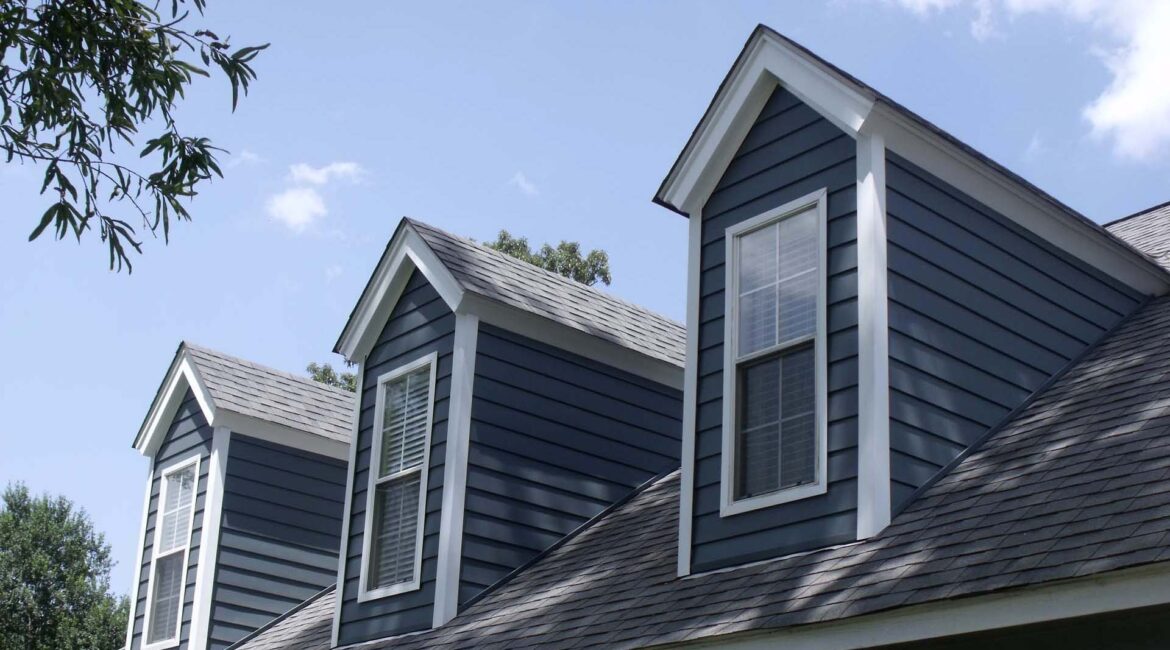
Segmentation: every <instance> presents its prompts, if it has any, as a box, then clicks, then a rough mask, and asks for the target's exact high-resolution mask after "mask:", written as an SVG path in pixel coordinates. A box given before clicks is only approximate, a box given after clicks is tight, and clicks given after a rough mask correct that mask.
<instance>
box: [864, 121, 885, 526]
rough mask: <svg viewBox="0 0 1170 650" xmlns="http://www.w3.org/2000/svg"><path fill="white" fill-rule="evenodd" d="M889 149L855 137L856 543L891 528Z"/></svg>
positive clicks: (874, 138)
mask: <svg viewBox="0 0 1170 650" xmlns="http://www.w3.org/2000/svg"><path fill="white" fill-rule="evenodd" d="M886 281H887V272H886V149H885V141H884V140H883V138H882V136H881V134H872V133H869V132H862V133H861V134H859V135H858V136H857V340H858V345H857V368H858V371H857V388H858V393H857V413H858V417H857V432H858V436H857V437H858V440H857V447H858V449H857V452H858V453H857V539H865V538H867V537H872V536H874V535H876V534H878V533H879V532H881V530H882V529H883V528H885V527H886V526H888V525H889V523H890V358H889V330H888V322H889V317H888V315H887V311H888V309H889V303H888V300H887V287H886Z"/></svg>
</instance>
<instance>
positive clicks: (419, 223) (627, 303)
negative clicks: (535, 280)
mask: <svg viewBox="0 0 1170 650" xmlns="http://www.w3.org/2000/svg"><path fill="white" fill-rule="evenodd" d="M403 219H405V220H406V222H407V223H409V224H410V225H412V226H416V227H419V226H421V227H422V228H425V229H427V230H431V231H433V232H437V233H439V234H441V235H444V236H446V237H450V238H452V239H455V240H458V241H460V242H462V243H465V244H468V245H470V246H474V247H476V248H479V249H480V250H482V251H484V252H485V253H488V254H491V255H494V256H495V257H497V258H499V259H501V260H504V261H506V262H507V263H508V264H513V265H524V267H525V268H531V269H535V270H536V271H538V272H540V273H543V274H545V275H547V276H548V277H549V278H550V279H552V280H554V281H556V282H558V283H562V284H566V283H572V284H571V285H569V286H575V287H579V288H581V289H584V290H585V291H588V292H592V293H595V294H597V295H599V296H601V297H602V298H605V299H607V300H612V301H614V302H619V303H621V304H623V305H625V306H627V307H629V308H631V309H634V310H637V311H639V312H642V313H644V314H646V315H648V316H651V317H653V318H656V319H658V320H661V321H664V322H666V323H668V324H671V325H675V326H677V327H679V328H680V329H686V328H685V326H684V325H683V324H682V323H680V322H678V321H676V320H674V319H673V318H670V317H669V316H666V315H664V314H661V313H659V312H656V311H654V310H653V309H650V308H648V307H645V306H643V305H639V304H638V303H635V302H630V301H629V300H626V299H625V298H622V297H620V296H617V295H615V294H612V293H610V292H608V291H602V290H601V289H598V288H597V287H595V286H592V285H588V284H585V283H584V282H578V281H576V280H573V279H572V278H567V277H565V276H563V275H561V274H560V273H555V272H553V271H549V270H548V269H545V268H542V267H539V266H537V265H535V264H532V263H530V262H525V261H524V260H521V259H518V258H515V257H512V256H511V255H508V254H507V253H503V252H500V251H498V250H496V249H494V248H492V247H490V246H488V245H486V244H481V243H479V242H477V241H475V240H474V239H471V238H470V237H464V236H463V235H457V234H455V233H453V232H449V231H446V230H443V229H442V228H439V227H438V226H434V225H431V224H429V223H426V222H425V221H419V220H418V219H414V218H412V217H403Z"/></svg>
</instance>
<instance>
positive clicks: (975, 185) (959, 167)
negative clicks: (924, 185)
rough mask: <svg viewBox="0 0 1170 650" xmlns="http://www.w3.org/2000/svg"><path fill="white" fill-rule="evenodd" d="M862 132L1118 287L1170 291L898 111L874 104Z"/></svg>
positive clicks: (1102, 239)
mask: <svg viewBox="0 0 1170 650" xmlns="http://www.w3.org/2000/svg"><path fill="white" fill-rule="evenodd" d="M866 130H867V131H869V132H871V133H880V134H881V135H882V136H883V137H884V138H885V142H886V147H887V148H888V149H889V150H890V151H893V152H895V153H897V154H898V155H900V156H902V157H903V158H906V159H907V160H909V161H910V162H912V163H914V164H916V165H918V166H919V167H922V168H923V169H926V170H929V171H930V173H931V174H933V175H934V176H936V177H938V178H940V179H942V180H943V181H945V182H947V183H949V184H950V185H953V186H954V187H956V188H958V189H959V190H960V191H962V192H963V193H965V194H967V195H968V196H970V197H971V198H973V199H975V200H976V201H979V202H980V203H982V204H983V205H986V206H987V207H989V208H991V209H992V210H995V211H996V212H998V213H999V214H1001V215H1003V216H1004V217H1006V218H1008V219H1010V220H1011V221H1013V222H1015V223H1016V224H1018V225H1020V226H1021V227H1023V228H1025V229H1026V230H1028V231H1031V232H1032V233H1035V234H1036V236H1038V237H1040V238H1041V239H1043V240H1044V241H1046V242H1048V243H1050V244H1052V245H1054V246H1056V247H1057V248H1059V249H1061V250H1063V251H1065V252H1067V253H1069V254H1070V255H1072V256H1073V257H1075V258H1077V259H1080V260H1082V261H1084V262H1086V263H1087V264H1089V265H1090V266H1092V267H1094V268H1096V269H1098V270H1099V271H1101V272H1103V273H1105V274H1106V275H1108V276H1110V277H1112V278H1114V279H1116V280H1118V281H1119V282H1121V283H1122V284H1125V285H1126V286H1129V287H1132V288H1133V289H1135V290H1137V291H1140V292H1142V293H1145V294H1148V295H1155V296H1159V295H1163V294H1165V293H1167V292H1168V291H1170V274H1167V272H1166V271H1165V270H1164V269H1162V268H1160V267H1159V266H1157V265H1156V264H1155V263H1153V262H1151V261H1149V260H1147V259H1145V258H1143V257H1142V256H1141V255H1140V254H1139V253H1137V252H1136V251H1134V250H1133V249H1131V248H1130V247H1128V246H1126V245H1125V244H1123V243H1121V242H1120V241H1116V240H1114V239H1113V238H1111V237H1110V236H1108V235H1107V234H1106V233H1104V232H1102V231H1099V230H1097V229H1095V228H1094V227H1093V226H1092V225H1090V224H1088V223H1084V222H1082V221H1081V220H1080V219H1078V218H1076V217H1075V216H1073V215H1071V214H1068V213H1067V212H1066V211H1064V210H1062V209H1060V208H1059V207H1057V206H1056V205H1053V204H1052V203H1051V202H1050V201H1048V200H1046V199H1044V198H1043V197H1041V196H1039V195H1037V194H1036V193H1035V192H1034V191H1032V190H1030V189H1028V188H1026V187H1024V186H1022V185H1020V184H1019V183H1018V182H1016V181H1014V180H1012V179H1010V178H1009V177H1007V176H1005V175H1004V174H1003V173H1002V172H1000V171H998V170H996V169H994V168H992V167H990V166H988V165H987V163H985V162H983V161H982V160H979V159H978V158H976V157H975V156H973V155H971V154H970V153H968V152H966V151H964V150H962V149H961V148H960V147H957V146H955V145H954V144H953V143H952V142H949V141H948V140H947V139H945V138H943V137H941V136H939V135H938V134H937V133H934V132H933V131H931V130H930V129H927V128H926V127H924V126H923V125H921V124H919V123H917V122H915V121H914V120H912V119H910V118H909V117H907V116H906V115H904V114H902V113H901V111H899V110H898V109H896V108H893V107H891V106H889V105H887V104H884V103H879V104H878V105H877V106H876V107H875V108H874V110H873V112H872V114H871V115H870V117H869V119H868V120H867V123H866Z"/></svg>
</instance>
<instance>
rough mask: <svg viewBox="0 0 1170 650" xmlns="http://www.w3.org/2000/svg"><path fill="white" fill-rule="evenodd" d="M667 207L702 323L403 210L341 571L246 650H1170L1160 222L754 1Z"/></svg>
mask: <svg viewBox="0 0 1170 650" xmlns="http://www.w3.org/2000/svg"><path fill="white" fill-rule="evenodd" d="M654 200H655V201H656V202H657V203H659V204H661V205H663V206H664V207H666V208H668V209H670V210H672V211H674V212H677V213H679V215H681V216H682V217H683V218H686V219H688V223H689V228H690V236H689V263H688V277H687V287H688V292H687V295H688V304H687V325H688V327H687V329H686V331H685V333H684V331H683V330H682V328H680V327H679V326H677V325H675V324H673V323H670V322H669V321H668V320H666V319H663V318H661V317H659V316H656V315H654V314H652V313H650V312H647V311H646V310H643V309H640V308H638V307H636V306H634V305H630V304H628V303H625V302H622V301H619V300H617V299H616V298H613V297H611V296H608V295H607V294H604V293H602V292H600V291H596V290H594V289H591V288H588V287H584V286H583V285H579V284H575V283H573V282H571V281H568V280H565V279H564V278H560V277H559V276H555V275H553V274H549V273H545V272H543V271H541V270H539V269H536V268H534V267H531V266H528V265H525V264H524V263H521V262H518V261H516V260H513V259H511V258H508V257H506V256H504V255H501V254H499V253H496V252H494V251H491V250H490V249H487V248H485V247H483V246H480V245H477V244H475V243H473V242H470V241H468V240H465V239H462V238H459V237H456V236H454V235H450V234H447V233H444V232H441V231H439V230H437V229H435V228H433V227H430V226H427V225H426V224H422V223H420V222H417V221H412V220H404V221H403V222H402V223H401V224H400V225H399V227H398V230H397V231H396V232H395V234H394V236H393V238H392V240H391V242H390V244H389V245H388V247H387V249H386V253H385V254H384V255H383V257H382V259H381V261H380V262H379V264H378V266H377V268H376V269H375V271H374V274H373V276H372V277H371V279H370V281H369V283H368V285H367V286H366V288H365V290H364V291H363V293H362V296H361V298H360V299H359V301H358V303H357V306H356V307H355V309H354V311H353V314H352V315H351V316H350V318H349V321H348V323H347V324H346V326H345V329H344V330H343V332H342V335H341V338H340V339H339V341H338V343H337V346H336V348H335V351H337V352H339V353H341V354H343V355H344V356H345V357H346V358H347V359H349V360H351V361H353V362H355V363H357V364H359V368H360V372H359V377H360V382H361V386H360V388H359V391H358V397H357V400H356V402H355V403H354V405H353V409H352V410H353V416H354V417H353V426H352V429H351V433H350V439H351V442H350V445H349V460H348V469H347V475H346V480H347V486H346V488H345V501H346V502H345V505H344V511H343V512H344V514H343V524H342V525H343V530H342V532H341V534H340V538H341V544H340V546H339V549H340V554H339V559H338V562H337V574H336V581H335V584H334V585H331V586H326V587H325V588H323V589H321V590H320V591H319V592H317V593H316V594H315V595H313V596H312V597H310V598H307V599H305V600H303V601H302V602H300V603H299V604H296V605H295V606H293V607H292V608H291V609H290V610H289V611H287V612H285V613H284V614H282V615H280V616H278V617H275V618H274V619H272V620H271V621H269V622H267V623H265V624H264V625H263V626H261V627H259V628H258V629H257V630H255V631H254V632H252V633H250V634H248V635H247V636H245V637H244V638H242V639H241V640H240V641H238V642H237V643H236V644H235V645H234V646H233V648H238V649H241V650H275V649H278V648H279V649H294V650H327V649H329V648H335V647H344V646H351V645H352V646H355V647H361V648H363V649H369V650H375V649H381V648H395V649H397V648H463V647H489V648H516V647H570V646H571V647H607V648H608V647H648V646H661V645H672V646H673V645H695V646H705V647H728V648H745V649H746V648H765V647H777V646H781V647H798V648H861V647H877V646H883V647H896V648H905V649H915V648H926V647H931V648H935V647H941V648H980V647H986V646H988V645H991V644H997V645H1003V646H1006V647H1021V648H1022V647H1052V646H1057V647H1117V646H1122V647H1149V648H1156V647H1166V646H1167V645H1170V383H1168V382H1167V381H1166V379H1167V377H1168V375H1167V373H1168V369H1170V338H1168V334H1167V332H1168V331H1170V330H1168V326H1170V298H1168V297H1166V294H1167V293H1168V292H1170V261H1168V260H1170V255H1168V251H1170V229H1168V228H1167V226H1170V209H1167V207H1166V206H1159V207H1156V208H1152V209H1150V210H1147V211H1143V212H1142V213H1139V214H1137V215H1133V216H1131V217H1127V218H1124V219H1121V220H1118V221H1116V222H1113V223H1110V224H1108V225H1107V226H1106V227H1102V226H1099V225H1097V224H1096V223H1094V222H1093V221H1091V220H1089V219H1087V218H1086V217H1084V216H1082V215H1080V214H1079V213H1077V212H1075V211H1074V210H1072V209H1071V208H1069V207H1067V206H1065V205H1063V204H1062V203H1060V202H1059V201H1058V200H1057V199H1055V198H1053V197H1051V196H1049V195H1048V194H1046V193H1044V192H1043V191H1042V190H1040V189H1039V188H1037V187H1035V186H1033V185H1031V184H1030V183H1028V182H1027V181H1025V180H1024V179H1022V178H1020V177H1018V176H1016V175H1015V174H1013V173H1011V172H1010V171H1009V170H1007V169H1005V168H1003V167H1002V166H1000V165H998V164H996V163H995V162H993V161H991V160H989V159H987V158H986V157H985V156H983V155H981V154H979V153H978V152H977V151H975V150H973V149H972V148H970V147H969V146H967V145H964V144H963V143H962V142H960V141H959V140H957V139H956V138H954V137H953V136H951V135H949V134H947V133H945V132H944V131H942V130H941V129H939V128H937V127H936V126H934V125H932V124H931V123H929V122H927V121H926V120H924V119H923V118H921V117H919V116H918V115H916V114H914V113H913V112H911V111H910V110H908V109H906V108H904V107H902V106H900V105H899V104H897V103H896V102H894V101H893V100H891V99H889V98H888V97H886V96H884V95H882V94H881V93H880V92H878V91H877V90H875V89H873V88H871V87H869V86H867V85H865V84H864V83H862V82H861V81H859V80H857V79H855V78H853V77H851V76H850V75H848V74H847V73H845V72H844V71H842V70H840V69H838V68H835V67H834V66H832V65H831V64H829V63H827V62H826V61H824V60H823V59H820V58H819V57H817V56H816V55H814V54H812V53H811V52H809V51H808V50H806V49H804V48H802V47H801V46H799V45H797V44H796V43H793V42H792V41H790V40H789V39H787V38H785V37H784V36H782V35H780V34H778V33H776V32H775V31H773V30H771V29H769V28H767V27H763V26H761V27H759V28H757V29H756V30H755V31H754V32H753V33H752V34H751V36H750V38H749V39H748V42H747V44H746V45H745V47H744V49H743V51H742V52H741V53H740V55H739V57H738V59H736V61H735V63H734V65H733V66H732V68H731V70H730V72H729V73H728V76H727V78H726V79H725V80H724V82H723V84H722V85H721V86H720V87H719V89H718V90H717V92H716V94H715V97H714V99H713V100H712V103H711V105H710V107H709V108H708V110H707V112H706V114H705V115H704V116H703V118H702V120H701V121H700V123H699V124H698V126H697V127H696V128H695V130H694V132H693V133H692V134H691V136H690V139H689V140H688V142H687V144H686V146H685V147H684V149H683V150H682V152H681V154H680V155H679V157H678V160H677V161H676V162H675V164H674V165H673V167H672V168H671V169H670V171H669V172H668V174H667V176H666V178H665V180H664V181H663V183H662V185H661V187H660V188H659V189H658V192H657V194H656V195H655V199H654ZM358 644H360V645H358Z"/></svg>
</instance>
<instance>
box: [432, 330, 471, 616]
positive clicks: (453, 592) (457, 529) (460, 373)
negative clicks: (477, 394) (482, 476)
mask: <svg viewBox="0 0 1170 650" xmlns="http://www.w3.org/2000/svg"><path fill="white" fill-rule="evenodd" d="M478 340H479V318H477V317H476V316H472V315H470V314H463V313H458V314H455V346H454V347H455V351H454V356H453V360H452V364H451V396H450V400H451V401H450V405H449V407H448V415H447V456H446V458H445V460H444V464H443V509H442V510H441V511H440V525H439V558H438V565H437V567H436V578H435V606H434V619H433V626H434V627H439V626H441V625H443V624H444V623H446V622H447V621H449V620H451V619H452V618H454V617H455V614H456V613H458V610H459V574H460V569H461V567H462V553H463V507H464V502H465V500H466V496H467V459H468V453H469V451H470V446H471V400H472V388H473V384H474V383H475V354H476V347H477V343H478Z"/></svg>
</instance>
